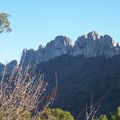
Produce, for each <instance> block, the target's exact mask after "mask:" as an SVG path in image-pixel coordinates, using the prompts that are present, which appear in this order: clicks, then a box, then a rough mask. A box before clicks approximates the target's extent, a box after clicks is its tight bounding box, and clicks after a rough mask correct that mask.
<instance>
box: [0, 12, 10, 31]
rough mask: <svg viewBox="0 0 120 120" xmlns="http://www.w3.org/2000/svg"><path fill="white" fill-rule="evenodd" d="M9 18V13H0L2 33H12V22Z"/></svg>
mask: <svg viewBox="0 0 120 120" xmlns="http://www.w3.org/2000/svg"><path fill="white" fill-rule="evenodd" d="M9 16H10V15H9V14H7V13H0V33H2V32H11V28H10V22H9V20H8V17H9Z"/></svg>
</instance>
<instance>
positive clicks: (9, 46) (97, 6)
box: [0, 0, 120, 63]
mask: <svg viewBox="0 0 120 120" xmlns="http://www.w3.org/2000/svg"><path fill="white" fill-rule="evenodd" d="M0 12H6V13H8V14H10V15H11V16H10V17H9V21H10V22H11V28H12V32H11V33H2V34H0V62H2V63H7V62H9V61H11V60H13V59H17V60H19V59H20V57H21V54H22V50H23V49H24V48H27V49H30V48H33V49H37V48H38V46H39V45H41V44H42V45H46V43H47V42H49V41H51V40H53V39H54V38H55V37H56V36H57V35H65V36H68V37H69V38H71V39H72V40H73V43H74V41H75V40H76V39H77V37H78V36H81V35H83V34H87V33H88V32H91V31H96V32H98V33H100V34H101V35H104V34H109V35H111V36H112V37H113V39H114V40H115V41H116V42H120V0H0Z"/></svg>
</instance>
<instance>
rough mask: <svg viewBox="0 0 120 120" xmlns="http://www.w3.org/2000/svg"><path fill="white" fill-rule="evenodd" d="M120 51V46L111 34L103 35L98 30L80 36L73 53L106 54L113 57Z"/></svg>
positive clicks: (85, 54) (76, 54)
mask: <svg viewBox="0 0 120 120" xmlns="http://www.w3.org/2000/svg"><path fill="white" fill-rule="evenodd" d="M119 53H120V46H119V45H117V44H115V43H114V41H113V39H112V37H110V36H109V35H104V36H101V35H99V34H98V33H96V32H94V31H93V32H90V33H88V34H87V35H84V36H81V37H78V39H77V41H76V42H75V45H74V47H73V49H72V52H71V55H73V56H78V55H83V56H85V57H95V56H106V57H112V56H114V55H116V54H119Z"/></svg>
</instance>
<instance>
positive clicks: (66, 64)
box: [0, 31, 120, 117]
mask: <svg viewBox="0 0 120 120" xmlns="http://www.w3.org/2000/svg"><path fill="white" fill-rule="evenodd" d="M13 63H14V64H13ZM20 63H21V64H22V66H23V67H24V69H25V67H26V66H27V64H28V63H29V64H30V67H32V66H34V65H35V64H36V65H37V70H40V71H41V73H44V74H45V80H47V81H48V83H49V86H50V87H52V86H54V84H55V72H56V73H57V75H58V93H57V98H56V101H55V104H54V107H61V108H63V109H65V110H69V111H71V112H72V114H73V115H75V116H76V117H77V116H78V115H79V112H81V111H82V112H81V113H83V111H84V110H85V109H84V108H85V105H86V103H88V104H89V103H90V99H91V96H93V98H94V103H99V102H100V103H102V105H101V108H100V110H99V113H107V112H108V111H112V110H114V108H116V107H117V106H118V105H120V101H119V98H120V46H119V43H115V42H114V40H113V38H112V37H111V36H109V35H104V36H101V35H99V34H98V33H97V32H94V31H93V32H90V33H88V34H87V35H82V36H80V37H78V39H77V40H76V41H75V44H74V45H73V44H72V40H71V39H70V38H68V37H65V36H62V35H61V36H57V37H56V38H55V39H54V40H52V41H51V42H49V43H47V45H46V46H45V47H43V46H42V45H40V46H39V48H38V50H33V49H30V50H27V49H24V50H23V54H22V58H21V61H20ZM15 64H16V62H11V63H9V64H8V65H9V66H10V67H9V69H10V68H12V66H14V65H15ZM1 66H4V65H2V64H0V70H1V69H3V68H2V67H1Z"/></svg>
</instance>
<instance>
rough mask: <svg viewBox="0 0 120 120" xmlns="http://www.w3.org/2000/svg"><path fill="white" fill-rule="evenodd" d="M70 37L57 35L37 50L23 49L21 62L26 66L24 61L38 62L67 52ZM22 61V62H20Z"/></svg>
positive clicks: (69, 48)
mask: <svg viewBox="0 0 120 120" xmlns="http://www.w3.org/2000/svg"><path fill="white" fill-rule="evenodd" d="M71 42H72V41H71V39H70V38H67V37H65V36H57V37H56V38H55V39H54V40H52V41H51V42H49V43H47V45H46V46H45V47H43V46H42V45H40V46H39V49H38V50H36V51H35V50H33V49H30V50H27V49H24V50H23V53H22V58H21V64H23V66H26V63H28V62H30V63H40V62H45V61H48V60H51V59H53V58H55V57H58V56H61V55H64V54H68V53H69V52H70V50H71V49H72V43H71ZM22 61H24V62H22Z"/></svg>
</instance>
